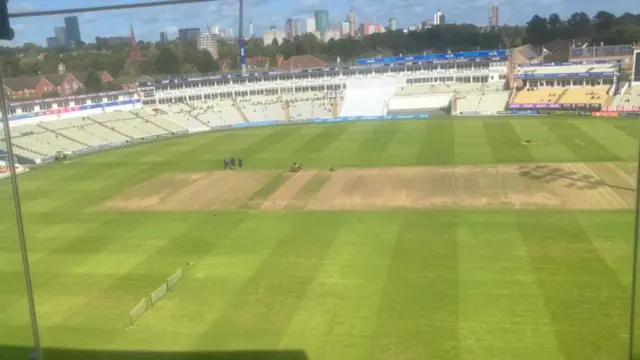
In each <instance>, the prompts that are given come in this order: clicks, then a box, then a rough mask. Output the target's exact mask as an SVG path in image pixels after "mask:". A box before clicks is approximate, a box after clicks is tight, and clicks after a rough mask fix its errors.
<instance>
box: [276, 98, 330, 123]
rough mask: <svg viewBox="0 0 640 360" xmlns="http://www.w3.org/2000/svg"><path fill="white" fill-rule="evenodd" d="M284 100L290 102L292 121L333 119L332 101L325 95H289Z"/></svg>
mask: <svg viewBox="0 0 640 360" xmlns="http://www.w3.org/2000/svg"><path fill="white" fill-rule="evenodd" d="M284 100H285V101H288V102H289V114H290V116H291V119H292V120H304V119H312V118H323V117H331V100H329V99H328V98H327V97H326V95H325V93H322V92H308V93H300V94H289V95H288V96H285V97H284Z"/></svg>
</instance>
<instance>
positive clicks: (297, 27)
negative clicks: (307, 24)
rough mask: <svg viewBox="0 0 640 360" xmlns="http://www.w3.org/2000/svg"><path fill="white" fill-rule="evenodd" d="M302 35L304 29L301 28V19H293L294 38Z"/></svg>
mask: <svg viewBox="0 0 640 360" xmlns="http://www.w3.org/2000/svg"><path fill="white" fill-rule="evenodd" d="M300 35H302V29H301V28H300V19H293V36H300Z"/></svg>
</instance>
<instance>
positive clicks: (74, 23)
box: [64, 16, 82, 45]
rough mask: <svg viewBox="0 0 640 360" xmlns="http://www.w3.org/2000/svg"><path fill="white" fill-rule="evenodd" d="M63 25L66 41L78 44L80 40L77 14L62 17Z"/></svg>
mask: <svg viewBox="0 0 640 360" xmlns="http://www.w3.org/2000/svg"><path fill="white" fill-rule="evenodd" d="M64 27H65V28H66V32H65V34H66V39H65V40H66V41H65V42H66V43H69V44H71V45H78V44H80V43H81V42H82V37H81V36H80V23H79V22H78V17H77V16H67V17H65V18H64Z"/></svg>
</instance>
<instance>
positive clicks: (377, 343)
mask: <svg viewBox="0 0 640 360" xmlns="http://www.w3.org/2000/svg"><path fill="white" fill-rule="evenodd" d="M456 232H457V220H456V214H455V212H442V213H423V212H408V213H405V214H404V218H403V221H402V223H401V225H400V229H399V232H398V237H397V239H396V244H395V247H394V250H393V253H392V255H391V261H390V263H389V267H388V270H387V278H386V282H385V285H384V288H383V290H382V299H381V300H380V305H379V307H378V311H377V316H378V321H377V323H376V326H375V328H374V330H373V333H372V339H371V344H372V345H371V346H372V354H371V359H380V360H383V359H384V360H386V359H460V357H461V354H460V338H459V324H458V322H459V320H458V318H459V316H458V260H457V259H458V255H457V254H458V249H457V234H456ZM427 339H429V340H427Z"/></svg>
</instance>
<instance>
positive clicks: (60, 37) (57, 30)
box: [55, 26, 67, 46]
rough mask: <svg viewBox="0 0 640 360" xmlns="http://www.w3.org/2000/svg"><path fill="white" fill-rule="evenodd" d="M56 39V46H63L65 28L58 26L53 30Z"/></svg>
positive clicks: (65, 34) (64, 42)
mask: <svg viewBox="0 0 640 360" xmlns="http://www.w3.org/2000/svg"><path fill="white" fill-rule="evenodd" d="M55 33H56V39H58V46H63V45H65V44H66V43H67V28H66V27H64V26H58V27H56V28H55Z"/></svg>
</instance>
